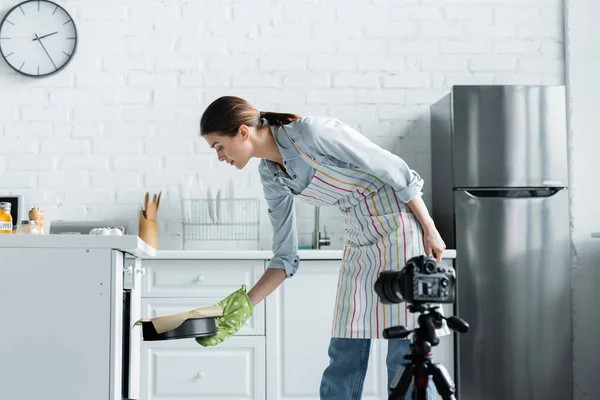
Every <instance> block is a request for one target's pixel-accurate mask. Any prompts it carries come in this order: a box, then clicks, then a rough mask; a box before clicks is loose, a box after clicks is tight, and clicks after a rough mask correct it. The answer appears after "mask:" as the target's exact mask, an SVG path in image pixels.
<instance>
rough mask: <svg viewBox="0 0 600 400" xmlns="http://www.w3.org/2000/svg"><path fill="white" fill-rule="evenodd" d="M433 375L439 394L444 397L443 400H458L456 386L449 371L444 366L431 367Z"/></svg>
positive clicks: (434, 365) (433, 365) (435, 365)
mask: <svg viewBox="0 0 600 400" xmlns="http://www.w3.org/2000/svg"><path fill="white" fill-rule="evenodd" d="M429 370H430V371H431V375H433V383H434V384H435V387H436V389H437V392H438V393H439V394H440V396H442V399H443V400H456V397H455V396H454V395H455V393H456V385H455V384H454V381H453V380H452V378H451V377H450V374H449V373H448V370H447V369H446V367H444V366H443V365H442V364H431V365H429Z"/></svg>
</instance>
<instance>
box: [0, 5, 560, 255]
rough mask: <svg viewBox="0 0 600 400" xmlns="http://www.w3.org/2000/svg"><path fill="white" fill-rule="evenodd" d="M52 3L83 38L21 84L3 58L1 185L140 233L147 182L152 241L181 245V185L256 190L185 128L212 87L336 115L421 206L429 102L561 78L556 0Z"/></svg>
mask: <svg viewBox="0 0 600 400" xmlns="http://www.w3.org/2000/svg"><path fill="white" fill-rule="evenodd" d="M60 3H61V4H62V5H63V6H65V7H66V8H67V9H68V10H69V11H70V12H72V13H73V14H74V17H75V22H76V24H77V28H78V30H79V34H80V42H79V49H78V52H77V54H76V57H75V59H74V61H73V62H72V63H71V64H70V65H69V66H68V67H67V69H66V70H65V71H63V72H61V73H59V74H58V75H56V76H54V77H51V78H46V79H42V80H32V79H27V78H22V77H20V76H18V75H17V74H15V73H14V72H13V71H12V70H10V69H9V68H8V67H7V66H6V64H4V63H3V62H0V192H1V193H3V194H6V193H23V194H24V195H25V198H26V200H27V204H26V205H27V206H33V205H36V206H40V207H42V208H43V209H45V211H46V215H47V219H48V220H49V221H51V220H54V219H102V218H108V217H121V218H130V219H132V220H133V221H134V230H135V231H137V225H136V224H135V219H136V215H137V214H136V211H137V210H138V209H139V207H140V205H141V203H142V196H143V193H145V192H146V191H152V192H157V191H159V190H163V191H167V194H166V197H165V199H164V200H163V202H164V205H163V207H162V210H161V211H160V212H159V216H160V218H162V222H163V223H166V222H167V221H171V222H169V223H168V224H167V226H164V227H163V228H162V232H161V237H162V240H161V247H162V248H176V247H177V246H178V242H177V241H175V240H170V239H171V238H172V236H173V234H176V233H177V232H178V231H179V228H178V223H177V221H176V219H175V218H177V217H178V216H179V213H180V211H179V210H180V208H179V206H180V205H179V195H178V193H179V188H180V187H188V188H193V189H194V190H195V191H197V192H199V193H202V194H204V193H205V190H206V188H207V186H208V185H210V186H211V188H212V190H213V193H215V192H216V190H217V189H218V188H222V189H224V188H225V187H226V184H227V182H228V179H229V178H232V179H234V181H235V183H236V186H237V191H236V195H238V196H241V195H243V196H261V195H262V192H261V188H260V185H259V181H258V178H257V174H256V172H255V168H252V167H250V168H248V170H247V171H243V172H238V171H235V170H233V169H231V168H230V167H228V166H226V165H223V166H220V165H218V163H217V160H216V158H215V156H214V154H213V153H212V152H211V151H209V149H208V148H207V146H206V145H205V143H204V140H203V139H201V138H199V137H198V135H197V132H198V127H197V126H198V120H199V118H200V115H201V113H202V111H203V109H204V107H206V105H207V104H208V103H209V102H210V101H212V100H213V99H215V98H216V97H217V96H220V95H225V94H231V95H239V96H242V97H245V98H247V99H248V100H249V101H251V102H252V103H254V104H255V105H256V106H257V107H258V108H260V109H262V110H276V111H290V112H295V113H299V114H302V115H309V114H312V115H315V114H322V115H331V116H335V117H338V118H341V119H342V120H344V121H346V122H348V123H350V124H352V125H353V126H355V127H357V128H358V129H360V130H361V131H362V132H363V133H364V134H365V135H367V136H368V137H370V138H371V139H372V140H373V141H375V142H376V143H378V144H380V145H381V146H383V147H385V148H387V149H389V150H391V151H393V152H394V153H396V154H398V155H400V156H402V157H403V158H405V159H406V161H407V162H408V163H409V164H410V165H411V166H412V167H413V168H415V169H416V170H417V171H418V172H419V173H420V174H421V175H422V176H423V177H424V178H425V179H426V182H427V183H426V186H425V190H426V194H425V199H426V201H427V202H428V203H429V199H430V195H429V192H428V190H429V188H430V186H429V177H430V167H429V163H430V160H429V150H428V149H429V125H428V105H429V104H430V103H432V102H434V101H435V100H437V99H438V98H439V97H441V96H442V95H443V94H445V93H447V92H448V90H449V88H450V86H451V85H453V84H456V83H460V84H475V83H497V84H500V83H502V84H515V83H522V84H563V83H564V77H563V75H564V71H563V64H564V56H563V43H562V42H563V7H562V1H560V0H495V1H494V0H481V1H467V0H445V1H442V0H421V1H419V0H395V1H391V0H390V1H386V0H370V1H367V0H353V1H352V2H351V3H349V2H348V1H341V0H337V1H335V0H328V1H289V0H288V1H282V0H278V1H268V0H259V1H226V0H203V1H184V0H172V1H159V0H122V1H107V0H103V1H102V0H97V1H88V0H86V1H61V2H60ZM14 4H16V1H15V0H11V1H8V0H0V13H1V14H4V13H5V12H6V11H7V10H8V9H9V7H10V6H12V5H14ZM350 4H351V6H350ZM253 165H256V164H253ZM302 210H303V213H302V215H301V218H300V219H301V220H300V221H299V229H300V230H301V232H302V233H304V234H303V235H302V236H301V238H302V242H303V243H308V242H309V240H310V235H309V232H310V231H311V229H312V210H311V209H310V208H307V209H304V208H303V209H302ZM333 215H335V213H334V212H333V213H327V214H326V215H325V219H326V223H327V225H328V227H329V230H330V231H331V230H333V231H334V232H333V233H334V234H335V236H334V246H335V247H340V246H341V234H340V231H341V229H340V226H339V222H338V221H337V219H335V218H333V217H332V216H333ZM328 216H329V218H328ZM263 221H265V222H264V224H263V225H264V229H265V234H263V238H264V240H263V243H264V246H266V247H268V246H269V242H270V240H269V234H268V232H269V230H270V227H269V226H268V220H267V219H266V218H265V219H263Z"/></svg>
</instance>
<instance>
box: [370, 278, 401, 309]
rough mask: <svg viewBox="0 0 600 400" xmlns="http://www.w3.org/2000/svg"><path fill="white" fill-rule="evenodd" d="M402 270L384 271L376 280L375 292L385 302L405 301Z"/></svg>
mask: <svg viewBox="0 0 600 400" xmlns="http://www.w3.org/2000/svg"><path fill="white" fill-rule="evenodd" d="M401 284H402V272H398V271H383V272H381V273H380V274H379V278H377V280H376V281H375V292H376V293H377V295H378V296H379V298H380V300H381V302H382V303H384V304H397V303H401V302H402V301H403V298H402V292H401V291H400V290H401Z"/></svg>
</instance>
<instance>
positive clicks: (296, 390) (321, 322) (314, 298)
mask: <svg viewBox="0 0 600 400" xmlns="http://www.w3.org/2000/svg"><path fill="white" fill-rule="evenodd" d="M339 267H340V261H339V260H336V261H327V260H325V261H303V262H302V265H301V267H300V268H301V271H300V272H298V274H297V275H296V276H294V278H293V279H289V280H287V281H286V282H285V283H284V284H283V285H282V286H281V287H279V288H278V289H277V291H276V292H275V293H274V294H273V295H272V296H271V297H269V298H267V303H268V304H267V315H268V316H269V318H268V319H267V343H268V345H267V382H268V392H267V398H268V399H277V400H292V399H294V400H295V399H300V398H301V399H303V400H319V386H320V383H321V376H322V374H323V371H324V369H325V368H326V367H327V365H328V363H329V357H328V355H327V349H328V346H329V340H330V335H331V324H332V320H333V312H334V308H335V297H336V289H337V281H338V272H339ZM386 351H387V343H386V342H385V341H384V340H376V341H374V342H373V346H372V348H371V354H370V360H369V368H368V370H367V376H366V379H365V385H364V390H363V399H364V400H379V399H387V393H386V382H387V375H386V367H385V355H386Z"/></svg>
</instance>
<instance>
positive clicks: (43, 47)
mask: <svg viewBox="0 0 600 400" xmlns="http://www.w3.org/2000/svg"><path fill="white" fill-rule="evenodd" d="M35 37H36V38H37V39H38V42H39V43H40V44H41V45H42V49H44V52H46V55H47V56H48V58H49V59H50V62H51V63H52V65H54V69H55V70H58V68H56V64H54V60H52V57H50V54H48V50H46V46H44V43H42V41H41V40H40V38H39V37H38V35H37V33H36V34H35Z"/></svg>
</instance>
